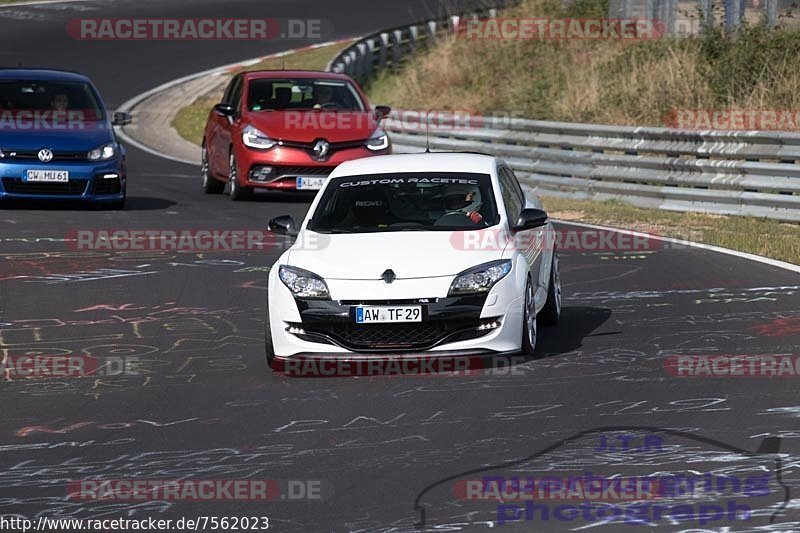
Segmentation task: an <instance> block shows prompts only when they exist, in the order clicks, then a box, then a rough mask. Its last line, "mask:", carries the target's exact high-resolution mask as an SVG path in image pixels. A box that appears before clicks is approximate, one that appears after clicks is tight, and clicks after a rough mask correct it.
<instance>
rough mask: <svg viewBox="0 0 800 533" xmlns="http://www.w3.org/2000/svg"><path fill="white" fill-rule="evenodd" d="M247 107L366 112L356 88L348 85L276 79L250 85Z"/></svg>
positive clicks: (318, 80)
mask: <svg viewBox="0 0 800 533" xmlns="http://www.w3.org/2000/svg"><path fill="white" fill-rule="evenodd" d="M247 107H248V109H249V110H250V111H267V110H272V111H283V110H303V109H308V110H310V109H321V110H328V111H364V110H365V108H366V106H365V105H364V102H363V101H362V99H361V97H360V96H359V94H358V92H357V91H356V89H355V87H353V85H352V84H350V83H349V82H347V81H340V80H331V79H275V78H270V79H256V80H251V81H250V84H249V88H248V91H247Z"/></svg>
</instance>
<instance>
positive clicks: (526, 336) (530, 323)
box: [522, 279, 538, 355]
mask: <svg viewBox="0 0 800 533" xmlns="http://www.w3.org/2000/svg"><path fill="white" fill-rule="evenodd" d="M522 328H523V331H522V353H524V354H525V355H532V354H533V351H534V349H535V348H536V336H537V332H538V329H537V328H538V326H537V323H536V300H535V299H534V292H533V284H532V283H531V280H530V279H529V280H528V284H527V285H526V287H525V316H524V319H523V323H522Z"/></svg>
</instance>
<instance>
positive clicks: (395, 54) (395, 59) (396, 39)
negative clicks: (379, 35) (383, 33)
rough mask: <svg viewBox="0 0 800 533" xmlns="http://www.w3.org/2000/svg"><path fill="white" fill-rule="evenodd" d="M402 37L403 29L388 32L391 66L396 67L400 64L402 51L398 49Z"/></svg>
mask: <svg viewBox="0 0 800 533" xmlns="http://www.w3.org/2000/svg"><path fill="white" fill-rule="evenodd" d="M402 39H403V30H394V31H393V32H392V33H390V34H389V42H390V43H391V48H390V50H391V52H392V66H393V67H396V66H397V65H399V64H400V58H401V56H402V55H403V51H402V50H401V49H400V43H401V41H402Z"/></svg>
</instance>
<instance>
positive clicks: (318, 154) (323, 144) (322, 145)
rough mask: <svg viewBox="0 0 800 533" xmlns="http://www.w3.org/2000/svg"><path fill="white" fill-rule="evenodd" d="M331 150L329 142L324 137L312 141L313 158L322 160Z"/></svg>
mask: <svg viewBox="0 0 800 533" xmlns="http://www.w3.org/2000/svg"><path fill="white" fill-rule="evenodd" d="M330 150H331V144H330V143H329V142H328V141H326V140H325V139H320V140H318V141H317V142H315V143H314V148H313V151H314V159H318V160H322V159H325V158H326V157H327V156H328V152H330Z"/></svg>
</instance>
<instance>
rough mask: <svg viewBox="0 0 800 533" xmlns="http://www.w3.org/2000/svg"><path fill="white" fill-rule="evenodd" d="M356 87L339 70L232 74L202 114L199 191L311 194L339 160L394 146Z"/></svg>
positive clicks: (379, 111) (238, 196) (381, 113)
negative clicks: (219, 97)
mask: <svg viewBox="0 0 800 533" xmlns="http://www.w3.org/2000/svg"><path fill="white" fill-rule="evenodd" d="M390 111H391V109H390V108H389V107H386V106H377V107H376V108H375V110H374V111H373V110H372V108H371V107H370V104H369V102H368V100H367V97H366V96H365V95H364V92H363V91H362V90H361V88H360V87H359V86H358V84H357V83H356V82H355V81H353V80H352V79H350V78H349V77H348V76H345V75H343V74H333V73H330V72H314V71H289V70H280V71H275V70H270V71H259V72H244V73H241V74H237V75H236V76H235V77H234V78H233V80H231V82H230V83H229V84H228V87H227V89H225V95H224V96H223V98H222V102H221V103H219V104H217V105H216V106H214V108H213V109H212V110H211V112H210V113H209V115H208V121H207V122H206V128H205V132H204V134H203V152H202V153H203V155H202V174H203V189H204V191H205V192H206V193H207V194H219V193H222V192H223V191H224V190H225V184H226V183H230V186H229V187H228V190H229V193H230V196H231V198H232V199H233V200H242V199H245V198H247V197H248V196H250V195H251V194H252V193H253V191H254V190H255V189H268V190H281V191H313V192H316V191H317V190H319V189H320V188H322V184H323V183H324V181H325V178H326V177H327V176H328V174H330V172H331V171H332V170H333V169H334V168H335V167H336V166H337V165H339V163H342V162H344V161H349V160H351V159H358V158H361V157H370V156H375V155H385V154H389V153H391V151H392V147H391V142H390V141H389V137H388V136H387V135H386V132H384V131H383V130H382V129H381V128H380V121H381V119H382V118H384V117H385V116H386V115H388V114H389V112H390Z"/></svg>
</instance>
